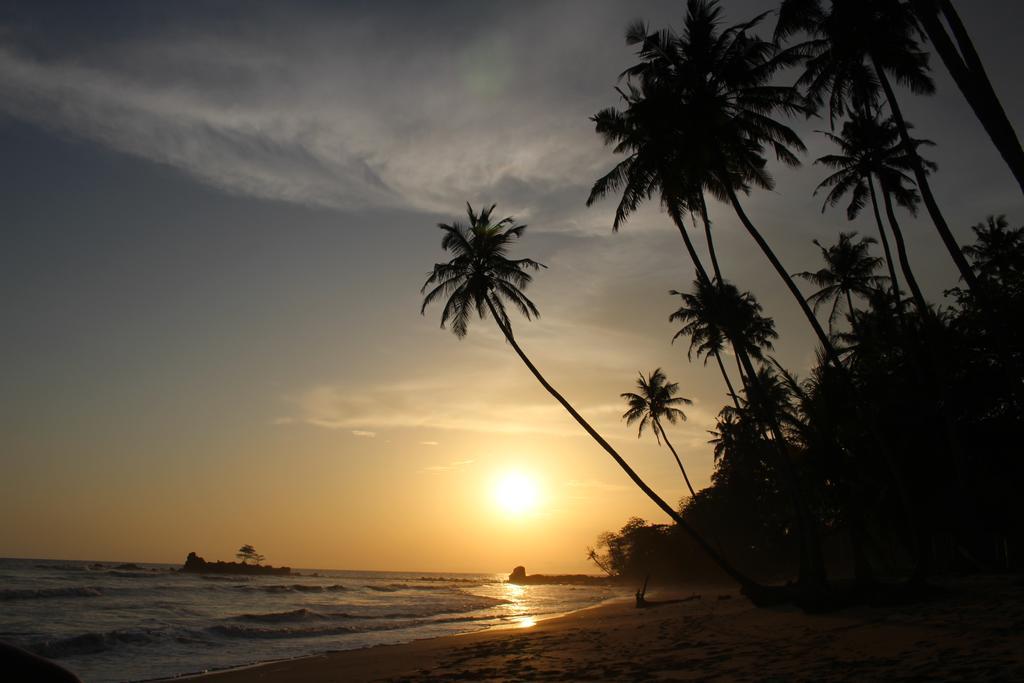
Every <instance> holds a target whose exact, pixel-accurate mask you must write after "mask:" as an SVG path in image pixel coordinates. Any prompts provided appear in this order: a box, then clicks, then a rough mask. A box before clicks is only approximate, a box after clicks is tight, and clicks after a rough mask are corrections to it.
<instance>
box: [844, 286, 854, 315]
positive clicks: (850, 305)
mask: <svg viewBox="0 0 1024 683" xmlns="http://www.w3.org/2000/svg"><path fill="white" fill-rule="evenodd" d="M843 292H845V293H846V308H847V309H848V310H849V311H850V320H851V321H853V319H854V316H855V315H856V314H857V311H856V310H855V309H854V308H853V297H851V296H850V290H848V289H844V290H843Z"/></svg>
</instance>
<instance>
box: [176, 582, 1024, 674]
mask: <svg viewBox="0 0 1024 683" xmlns="http://www.w3.org/2000/svg"><path fill="white" fill-rule="evenodd" d="M938 584H939V585H940V587H941V588H943V589H944V590H943V591H942V592H941V593H940V594H938V595H937V596H936V597H934V598H932V599H929V600H928V601H926V602H922V603H918V604H915V605H909V606H903V607H898V608H892V607H887V608H870V607H858V608H853V609H847V610H843V611H841V612H837V613H833V614H827V615H806V614H803V613H802V612H800V611H799V610H797V609H795V608H788V607H782V608H771V609H759V608H755V607H753V606H752V605H751V604H750V603H749V602H747V601H746V600H744V599H743V598H741V597H740V596H739V595H738V594H737V593H735V592H723V591H721V590H717V591H713V592H708V591H703V592H701V597H700V599H693V600H689V601H686V602H674V603H669V604H660V605H655V606H652V607H649V608H646V609H636V608H635V607H634V605H633V604H632V602H631V601H629V600H627V599H626V598H624V599H623V600H622V601H620V602H615V603H611V604H606V605H602V606H599V607H596V608H593V609H589V610H584V611H581V612H576V613H573V614H570V615H567V616H564V617H559V618H555V619H551V620H547V621H541V622H538V623H537V625H535V626H532V627H529V628H522V629H515V630H502V631H493V630H492V631H485V632H480V633H473V634H468V635H461V636H446V637H443V638H434V639H428V640H421V641H416V642H413V643H407V644H404V645H388V646H380V647H374V648H368V649H364V650H352V651H347V652H336V653H330V654H326V655H321V656H314V657H304V658H300V659H293V660H288V661H281V662H273V663H269V664H263V665H259V666H256V667H250V668H246V669H236V670H231V671H225V672H219V673H213V674H207V675H203V676H199V677H195V678H193V679H190V680H197V681H202V683H236V682H241V681H264V682H268V683H277V682H281V683H284V682H288V683H313V682H317V683H320V682H323V681H388V680H401V681H421V680H423V681H426V680H444V681H469V680H471V681H484V680H486V681H532V680H541V681H613V680H622V681H646V680H670V681H697V680H700V681H703V680H719V681H822V680H827V681H896V680H907V681H933V680H941V681H1024V582H1022V580H1021V579H1020V578H1008V577H990V578H976V579H969V580H957V581H946V582H938ZM648 597H650V598H655V599H656V598H658V597H659V596H658V595H657V594H654V593H653V592H652V593H649V594H648ZM661 597H662V598H663V599H664V598H666V597H668V596H665V595H663V596H661Z"/></svg>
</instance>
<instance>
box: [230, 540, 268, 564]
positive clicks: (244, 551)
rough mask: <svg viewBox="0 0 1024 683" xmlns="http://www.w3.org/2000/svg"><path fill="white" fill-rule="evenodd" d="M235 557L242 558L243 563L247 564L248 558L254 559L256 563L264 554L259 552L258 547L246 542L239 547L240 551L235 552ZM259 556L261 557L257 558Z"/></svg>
mask: <svg viewBox="0 0 1024 683" xmlns="http://www.w3.org/2000/svg"><path fill="white" fill-rule="evenodd" d="M235 557H237V558H238V559H240V560H241V561H242V564H245V561H246V560H253V561H254V562H256V564H259V563H260V562H261V561H262V560H263V556H262V555H260V554H259V553H257V552H256V549H255V548H253V547H252V546H251V545H249V544H248V543H246V544H245V545H243V546H242V547H241V548H239V549H238V552H237V553H235ZM257 558H260V559H259V560H257Z"/></svg>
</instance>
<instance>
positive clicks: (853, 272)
mask: <svg viewBox="0 0 1024 683" xmlns="http://www.w3.org/2000/svg"><path fill="white" fill-rule="evenodd" d="M856 236H857V233H855V232H841V233H839V241H838V242H836V243H835V244H833V245H832V246H830V247H823V246H822V245H821V243H820V242H819V241H818V240H814V244H815V246H817V247H818V248H819V249H820V250H821V256H822V258H823V259H824V260H825V267H824V268H820V269H818V270H816V271H813V272H811V271H804V272H802V273H797V277H801V278H803V279H805V280H807V281H808V282H811V283H813V284H814V286H816V287H819V288H820V289H819V290H818V291H817V292H815V293H814V294H812V295H810V296H809V297H807V300H808V301H809V302H810V303H811V304H812V305H813V306H814V312H815V313H817V312H818V308H819V307H821V306H822V305H826V306H827V305H828V304H829V302H831V303H832V307H831V310H830V311H829V316H828V329H829V332H830V333H831V332H832V325H833V323H834V322H835V320H836V318H837V317H839V312H840V310H839V305H840V302H845V303H846V310H847V312H848V313H849V315H850V317H851V318H852V317H853V315H854V313H855V310H854V307H853V297H854V295H856V296H863V297H866V296H868V295H870V294H871V292H872V291H874V290H876V289H880V288H881V287H882V285H883V284H884V283H885V278H884V277H879V276H877V275H875V274H874V272H875V270H877V269H878V267H879V266H880V265H881V264H882V259H880V258H878V257H877V256H872V255H871V254H870V253H869V250H870V248H871V245H872V244H874V243H875V240H874V239H872V238H870V237H863V238H861V239H859V240H857V241H854V238H855V237H856Z"/></svg>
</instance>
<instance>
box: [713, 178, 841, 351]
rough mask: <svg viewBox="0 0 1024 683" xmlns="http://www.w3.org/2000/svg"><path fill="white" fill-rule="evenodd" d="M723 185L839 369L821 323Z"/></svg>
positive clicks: (733, 205)
mask: <svg viewBox="0 0 1024 683" xmlns="http://www.w3.org/2000/svg"><path fill="white" fill-rule="evenodd" d="M724 177H726V176H725V174H723V178H724ZM723 185H725V188H726V189H727V190H728V192H729V201H730V202H731V203H732V207H733V209H734V210H735V211H736V215H737V216H739V219H740V222H741V223H743V227H744V228H746V229H747V232H748V233H750V236H751V237H753V238H754V241H755V242H757V246H759V247H760V248H761V251H762V252H763V253H764V255H765V256H766V257H768V260H769V261H770V262H771V264H772V267H773V268H775V272H777V273H778V274H779V277H780V278H782V281H783V282H785V283H786V287H788V288H789V291H790V293H791V294H792V295H793V298H794V299H796V301H797V303H798V304H799V305H800V310H802V311H803V313H804V316H805V317H806V318H807V322H809V323H810V324H811V328H812V329H813V330H814V334H816V335H817V336H818V341H819V342H821V346H822V348H823V349H825V353H826V355H827V356H828V358H829V360H830V361H831V362H832V363H833V364H834V365H836V366H837V367H841V366H842V363H841V362H840V360H839V354H837V353H836V350H835V347H833V346H832V341H831V340H830V339H829V338H828V335H827V334H825V330H824V329H823V328H822V327H821V323H819V322H818V318H817V316H815V315H814V311H812V310H811V307H810V306H808V305H807V300H806V299H804V295H803V294H802V293H801V292H800V289H799V288H798V287H797V286H796V283H795V282H793V278H792V277H790V275H789V271H787V270H786V269H785V268H784V267H783V266H782V262H781V261H779V257H778V256H776V255H775V252H774V251H773V250H772V248H771V247H770V246H769V245H768V243H767V242H766V241H765V239H764V237H762V236H761V233H760V232H758V230H757V228H755V227H754V224H753V223H751V222H750V219H749V218H748V217H747V214H746V212H745V211H744V210H743V206H742V205H741V204H740V200H739V197H737V196H736V191H735V190H733V189H732V185H730V184H729V183H728V182H725V183H723Z"/></svg>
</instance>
